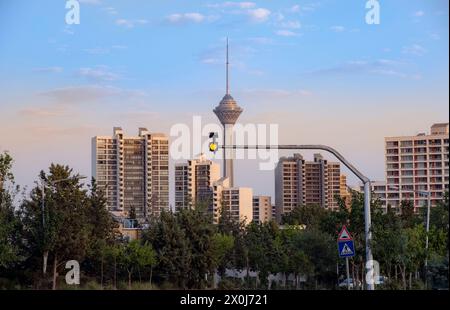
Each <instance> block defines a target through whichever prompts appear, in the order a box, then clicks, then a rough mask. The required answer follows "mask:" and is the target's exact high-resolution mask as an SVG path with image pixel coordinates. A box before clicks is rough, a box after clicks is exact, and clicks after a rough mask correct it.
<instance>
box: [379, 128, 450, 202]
mask: <svg viewBox="0 0 450 310" xmlns="http://www.w3.org/2000/svg"><path fill="white" fill-rule="evenodd" d="M448 147H449V124H448V123H441V124H434V125H433V126H431V133H430V134H428V135H426V134H424V133H421V134H418V135H416V136H399V137H386V138H385V159H386V186H387V188H386V193H387V194H386V195H387V197H386V203H387V204H389V205H391V206H392V207H397V206H399V204H400V202H401V201H403V200H410V201H413V202H414V206H415V207H416V208H417V207H421V206H426V204H427V196H426V194H425V195H424V194H423V192H425V193H428V192H431V197H430V199H431V204H432V205H435V204H436V203H437V202H438V201H440V200H441V199H442V197H443V195H444V192H446V191H448V183H449V179H448V174H449V173H448V171H449V159H448ZM421 192H422V193H421Z"/></svg>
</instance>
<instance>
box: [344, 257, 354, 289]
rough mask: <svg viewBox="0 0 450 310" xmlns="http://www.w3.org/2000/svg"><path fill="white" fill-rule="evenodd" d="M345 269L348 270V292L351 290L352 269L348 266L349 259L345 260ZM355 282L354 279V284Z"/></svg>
mask: <svg viewBox="0 0 450 310" xmlns="http://www.w3.org/2000/svg"><path fill="white" fill-rule="evenodd" d="M345 269H346V270H347V290H350V267H349V266H348V257H346V258H345ZM354 281H355V279H353V283H354ZM353 285H354V284H353Z"/></svg>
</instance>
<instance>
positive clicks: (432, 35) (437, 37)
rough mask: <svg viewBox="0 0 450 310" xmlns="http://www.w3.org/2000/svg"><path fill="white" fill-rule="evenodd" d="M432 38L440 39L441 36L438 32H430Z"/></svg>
mask: <svg viewBox="0 0 450 310" xmlns="http://www.w3.org/2000/svg"><path fill="white" fill-rule="evenodd" d="M430 38H432V39H433V40H440V39H441V36H440V35H439V34H437V33H432V34H430Z"/></svg>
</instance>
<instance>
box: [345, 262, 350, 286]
mask: <svg viewBox="0 0 450 310" xmlns="http://www.w3.org/2000/svg"><path fill="white" fill-rule="evenodd" d="M345 269H347V289H348V290H350V268H349V267H348V257H346V258H345Z"/></svg>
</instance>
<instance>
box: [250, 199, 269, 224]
mask: <svg viewBox="0 0 450 310" xmlns="http://www.w3.org/2000/svg"><path fill="white" fill-rule="evenodd" d="M271 220H272V201H271V198H270V196H253V221H254V222H255V223H265V222H269V221H271Z"/></svg>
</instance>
